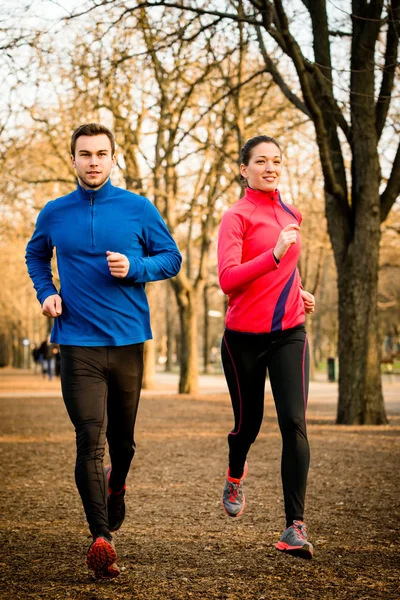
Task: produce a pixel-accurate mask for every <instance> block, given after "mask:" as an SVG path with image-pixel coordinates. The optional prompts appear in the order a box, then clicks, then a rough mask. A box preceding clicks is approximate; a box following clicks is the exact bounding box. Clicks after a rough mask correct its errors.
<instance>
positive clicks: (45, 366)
mask: <svg viewBox="0 0 400 600" xmlns="http://www.w3.org/2000/svg"><path fill="white" fill-rule="evenodd" d="M48 351H49V345H48V343H47V339H45V340H43V342H42V343H41V344H40V346H39V362H40V365H41V371H42V377H43V378H44V377H46V376H47V374H48V371H49V363H48V361H47V354H48Z"/></svg>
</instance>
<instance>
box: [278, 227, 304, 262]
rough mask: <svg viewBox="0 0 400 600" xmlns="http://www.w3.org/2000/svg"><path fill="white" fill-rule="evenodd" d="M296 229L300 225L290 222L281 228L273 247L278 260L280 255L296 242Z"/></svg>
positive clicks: (298, 229)
mask: <svg viewBox="0 0 400 600" xmlns="http://www.w3.org/2000/svg"><path fill="white" fill-rule="evenodd" d="M298 231H300V227H299V226H298V225H296V224H295V223H290V225H286V227H285V228H284V229H282V231H281V233H280V235H279V238H278V241H277V242H276V246H275V248H274V256H275V258H277V259H278V260H280V259H281V258H282V256H285V254H286V252H287V251H288V250H289V248H290V246H291V245H292V244H295V243H296V242H297V232H298Z"/></svg>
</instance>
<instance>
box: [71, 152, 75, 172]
mask: <svg viewBox="0 0 400 600" xmlns="http://www.w3.org/2000/svg"><path fill="white" fill-rule="evenodd" d="M71 163H72V166H73V167H74V169H75V157H74V156H72V154H71Z"/></svg>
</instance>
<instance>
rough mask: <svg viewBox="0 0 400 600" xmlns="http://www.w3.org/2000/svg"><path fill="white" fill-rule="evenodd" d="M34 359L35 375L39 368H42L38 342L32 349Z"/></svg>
mask: <svg viewBox="0 0 400 600" xmlns="http://www.w3.org/2000/svg"><path fill="white" fill-rule="evenodd" d="M32 360H33V365H34V371H33V372H34V373H35V375H36V374H37V372H38V368H39V369H40V370H41V368H42V365H41V361H40V350H39V346H38V345H37V343H35V344H34V347H33V349H32Z"/></svg>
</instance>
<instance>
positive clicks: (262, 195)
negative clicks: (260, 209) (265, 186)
mask: <svg viewBox="0 0 400 600" xmlns="http://www.w3.org/2000/svg"><path fill="white" fill-rule="evenodd" d="M245 198H247V199H248V200H250V201H251V202H254V204H259V203H260V202H264V203H265V202H268V201H270V202H274V201H277V200H278V198H279V191H278V190H274V191H273V192H262V191H261V190H254V189H253V188H250V187H247V188H246V191H245Z"/></svg>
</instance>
